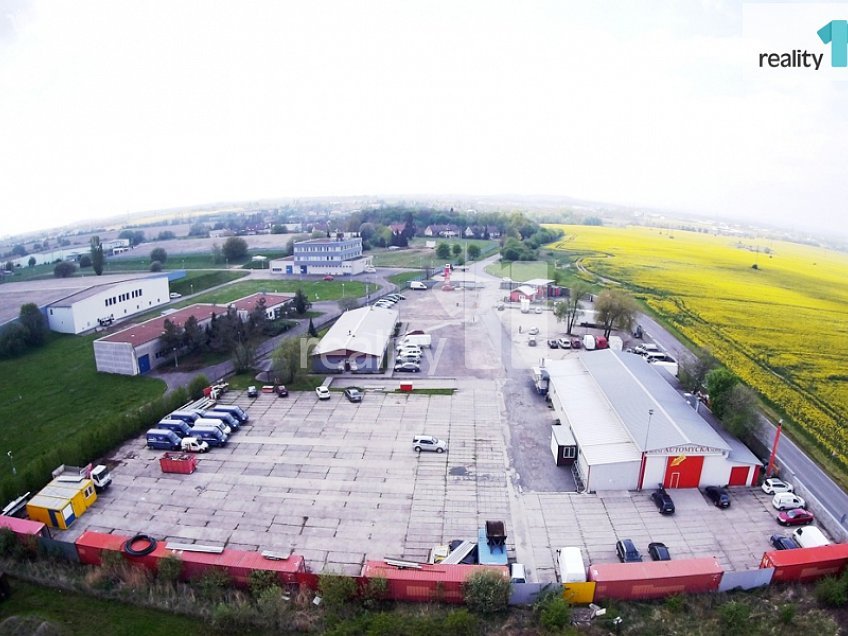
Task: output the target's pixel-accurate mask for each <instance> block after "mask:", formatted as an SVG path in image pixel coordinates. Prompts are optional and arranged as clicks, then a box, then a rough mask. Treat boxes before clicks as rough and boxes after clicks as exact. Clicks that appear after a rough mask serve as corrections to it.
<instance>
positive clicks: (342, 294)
mask: <svg viewBox="0 0 848 636" xmlns="http://www.w3.org/2000/svg"><path fill="white" fill-rule="evenodd" d="M342 300H344V283H342Z"/></svg>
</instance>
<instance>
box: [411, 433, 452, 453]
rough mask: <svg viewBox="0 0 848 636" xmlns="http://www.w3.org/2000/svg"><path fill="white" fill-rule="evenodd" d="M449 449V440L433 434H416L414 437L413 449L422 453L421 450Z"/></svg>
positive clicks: (443, 450) (442, 450)
mask: <svg viewBox="0 0 848 636" xmlns="http://www.w3.org/2000/svg"><path fill="white" fill-rule="evenodd" d="M447 449H448V444H447V442H445V441H444V440H441V439H439V438H438V437H433V436H432V435H416V436H415V437H413V438H412V450H414V451H415V452H416V453H420V452H421V451H432V452H435V453H444V452H445V451H446V450H447Z"/></svg>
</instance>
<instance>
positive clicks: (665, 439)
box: [544, 349, 761, 492]
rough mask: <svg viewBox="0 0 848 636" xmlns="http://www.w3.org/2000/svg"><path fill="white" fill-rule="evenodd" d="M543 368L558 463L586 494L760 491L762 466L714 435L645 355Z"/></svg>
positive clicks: (605, 355) (614, 355)
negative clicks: (712, 488)
mask: <svg viewBox="0 0 848 636" xmlns="http://www.w3.org/2000/svg"><path fill="white" fill-rule="evenodd" d="M544 368H545V369H546V370H547V373H548V376H549V393H548V396H549V398H550V400H551V403H552V405H553V407H554V410H555V412H556V417H557V419H558V420H559V425H555V426H553V427H552V428H553V431H552V435H551V448H552V451H553V452H554V458H555V460H556V461H557V463H572V464H573V466H574V467H575V470H576V472H577V474H578V476H579V478H580V480H581V481H582V483H583V486H584V488H585V489H586V490H587V491H590V492H591V491H598V490H637V489H642V488H654V487H656V485H657V484H663V486H665V487H666V488H698V487H702V486H708V485H722V486H723V485H730V486H744V485H754V484H756V482H757V477H758V476H759V471H760V469H761V463H760V461H759V459H757V457H756V456H755V455H754V454H753V453H752V452H751V451H750V450H748V448H747V447H746V446H745V445H744V444H742V443H740V442H739V441H738V440H735V439H733V438H731V437H730V436H723V435H720V434H719V433H718V432H716V430H715V429H713V428H712V426H710V424H709V423H708V422H707V421H706V420H705V419H704V418H703V417H701V415H700V414H699V413H698V412H697V410H696V409H694V408H692V406H691V405H690V404H689V402H687V401H686V400H685V399H684V397H683V396H682V395H680V394H679V393H678V392H677V391H676V390H675V389H674V388H673V387H672V386H671V385H670V384H669V383H668V382H667V381H666V379H665V378H663V377H662V376H661V375H660V373H661V372H662V371H661V370H657V369H655V368H654V365H651V364H648V363H646V362H645V360H644V358H642V357H641V356H638V355H635V354H631V353H621V352H617V351H612V350H609V349H607V350H603V351H591V352H584V353H581V354H578V355H574V356H569V357H567V358H565V359H562V360H545V361H544ZM696 406H697V403H696ZM561 427H565V428H564V429H563V430H561V431H560V430H557V429H559V428H561ZM571 440H573V442H571ZM564 453H567V454H568V457H565V456H562V457H560V455H563V454H564ZM563 460H565V461H563Z"/></svg>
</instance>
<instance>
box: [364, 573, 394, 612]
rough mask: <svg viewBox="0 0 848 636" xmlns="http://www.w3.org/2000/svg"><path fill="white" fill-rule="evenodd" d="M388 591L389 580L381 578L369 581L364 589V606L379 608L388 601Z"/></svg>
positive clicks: (377, 577)
mask: <svg viewBox="0 0 848 636" xmlns="http://www.w3.org/2000/svg"><path fill="white" fill-rule="evenodd" d="M388 591H389V582H388V580H387V579H385V578H383V577H381V576H375V577H374V578H370V579H368V583H366V585H365V587H363V588H362V605H364V606H365V607H368V608H372V607H379V606H380V604H381V603H382V602H383V601H384V600H386V594H387V593H388Z"/></svg>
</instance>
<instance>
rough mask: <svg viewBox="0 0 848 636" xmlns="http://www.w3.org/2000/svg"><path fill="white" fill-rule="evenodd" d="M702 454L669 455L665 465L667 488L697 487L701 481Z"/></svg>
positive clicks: (665, 483)
mask: <svg viewBox="0 0 848 636" xmlns="http://www.w3.org/2000/svg"><path fill="white" fill-rule="evenodd" d="M703 467H704V457H703V456H702V455H678V456H677V457H669V458H668V462H667V463H666V467H665V479H664V480H663V486H665V487H666V488H697V487H698V485H699V484H700V483H701V469H702V468H703Z"/></svg>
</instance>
